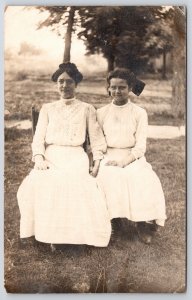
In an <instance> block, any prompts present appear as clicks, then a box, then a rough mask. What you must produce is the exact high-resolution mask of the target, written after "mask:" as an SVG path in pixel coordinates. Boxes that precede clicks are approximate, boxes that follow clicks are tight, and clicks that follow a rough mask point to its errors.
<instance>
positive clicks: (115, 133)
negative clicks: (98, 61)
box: [97, 68, 166, 243]
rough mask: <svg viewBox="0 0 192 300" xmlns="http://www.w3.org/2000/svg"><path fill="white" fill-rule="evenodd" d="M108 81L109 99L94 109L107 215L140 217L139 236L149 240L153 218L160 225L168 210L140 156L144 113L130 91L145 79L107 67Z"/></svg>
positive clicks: (143, 143) (138, 88)
mask: <svg viewBox="0 0 192 300" xmlns="http://www.w3.org/2000/svg"><path fill="white" fill-rule="evenodd" d="M107 82H108V90H109V92H110V94H111V96H112V98H113V100H112V103H110V104H108V105H106V106H104V107H102V108H100V109H98V111H97V116H98V121H99V123H100V125H101V127H102V129H103V132H104V135H105V138H106V141H107V153H106V155H105V158H104V160H102V163H101V166H100V170H99V174H98V181H99V184H100V186H101V187H102V189H103V191H104V193H105V197H106V201H107V207H108V210H109V214H110V218H111V219H113V218H127V219H128V220H131V221H134V222H138V223H137V228H138V233H139V237H140V239H141V240H142V241H143V242H145V243H150V242H151V239H152V233H153V231H154V229H156V227H157V226H154V223H155V224H157V225H160V226H163V225H164V222H165V219H166V214H165V199H164V194H163V190H162V186H161V183H160V181H159V178H158V177H157V175H156V173H155V172H154V171H153V170H152V167H151V165H150V164H149V163H148V162H147V161H146V159H145V156H144V155H145V151H146V138H147V125H148V124H147V123H148V121H147V113H146V111H145V110H144V109H143V108H141V107H139V106H138V105H135V104H134V103H132V102H131V101H130V99H129V93H130V92H131V91H133V92H134V93H135V94H137V95H139V94H140V93H141V92H142V90H143V88H144V85H145V84H144V83H143V82H142V81H139V80H137V79H136V77H135V75H134V74H133V73H131V72H130V71H129V70H127V69H124V68H116V69H115V70H114V71H112V72H111V73H109V75H108V78H107Z"/></svg>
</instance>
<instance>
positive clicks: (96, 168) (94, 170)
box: [90, 159, 101, 177]
mask: <svg viewBox="0 0 192 300" xmlns="http://www.w3.org/2000/svg"><path fill="white" fill-rule="evenodd" d="M100 162H101V161H100V159H98V160H95V161H94V166H93V168H92V170H91V172H90V174H91V176H93V177H97V174H98V172H99V167H100Z"/></svg>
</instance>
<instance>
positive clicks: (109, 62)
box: [107, 55, 115, 72]
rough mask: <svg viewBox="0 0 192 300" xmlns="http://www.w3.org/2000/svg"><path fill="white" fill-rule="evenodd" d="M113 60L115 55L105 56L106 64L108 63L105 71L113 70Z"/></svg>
mask: <svg viewBox="0 0 192 300" xmlns="http://www.w3.org/2000/svg"><path fill="white" fill-rule="evenodd" d="M114 61H115V57H114V56H113V55H111V56H108V57H107V64H108V66H107V71H108V72H111V71H113V69H114Z"/></svg>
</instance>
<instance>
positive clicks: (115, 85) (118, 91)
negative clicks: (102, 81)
mask: <svg viewBox="0 0 192 300" xmlns="http://www.w3.org/2000/svg"><path fill="white" fill-rule="evenodd" d="M109 91H110V92H111V96H112V97H113V99H114V101H115V103H116V104H119V105H121V104H125V103H127V101H128V95H129V92H130V89H129V87H128V84H127V81H126V80H124V79H121V78H112V79H111V80H110V86H109Z"/></svg>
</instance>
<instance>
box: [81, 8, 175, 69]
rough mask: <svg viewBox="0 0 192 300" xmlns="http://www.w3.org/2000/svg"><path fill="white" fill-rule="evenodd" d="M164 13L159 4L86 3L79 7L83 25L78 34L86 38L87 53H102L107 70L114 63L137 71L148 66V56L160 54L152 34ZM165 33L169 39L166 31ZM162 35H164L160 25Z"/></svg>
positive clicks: (112, 66)
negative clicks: (83, 6) (111, 4)
mask: <svg viewBox="0 0 192 300" xmlns="http://www.w3.org/2000/svg"><path fill="white" fill-rule="evenodd" d="M166 15H167V11H166V10H164V9H163V7H160V6H159V7H158V6H157V7H146V6H124V7H88V8H87V9H86V10H85V11H83V10H81V11H80V16H81V26H82V27H83V28H84V29H83V30H81V31H80V32H79V33H78V36H79V38H81V39H83V40H84V41H85V45H86V49H87V54H95V53H102V54H103V56H104V57H105V58H106V59H107V61H108V71H110V70H112V69H113V68H114V66H124V67H127V68H130V69H132V70H133V71H135V72H136V73H138V72H140V71H141V70H144V68H145V67H146V66H147V62H148V61H149V58H150V56H152V55H153V56H158V55H160V51H158V47H157V43H156V42H152V36H153V35H155V31H154V28H156V26H157V25H156V24H158V23H159V24H160V21H161V20H163V19H164V18H165V17H166ZM152 26H153V27H152ZM149 28H151V30H149ZM149 32H150V34H149ZM159 32H160V30H159ZM156 33H157V30H156ZM166 35H167V40H168V38H169V33H168V32H166ZM161 38H162V39H163V38H164V37H163V27H162V28H161ZM170 40H171V39H170ZM147 42H148V43H147ZM165 43H166V42H165ZM166 45H167V43H166ZM149 48H150V51H149ZM164 48H165V47H164ZM169 50H170V48H166V51H169Z"/></svg>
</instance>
